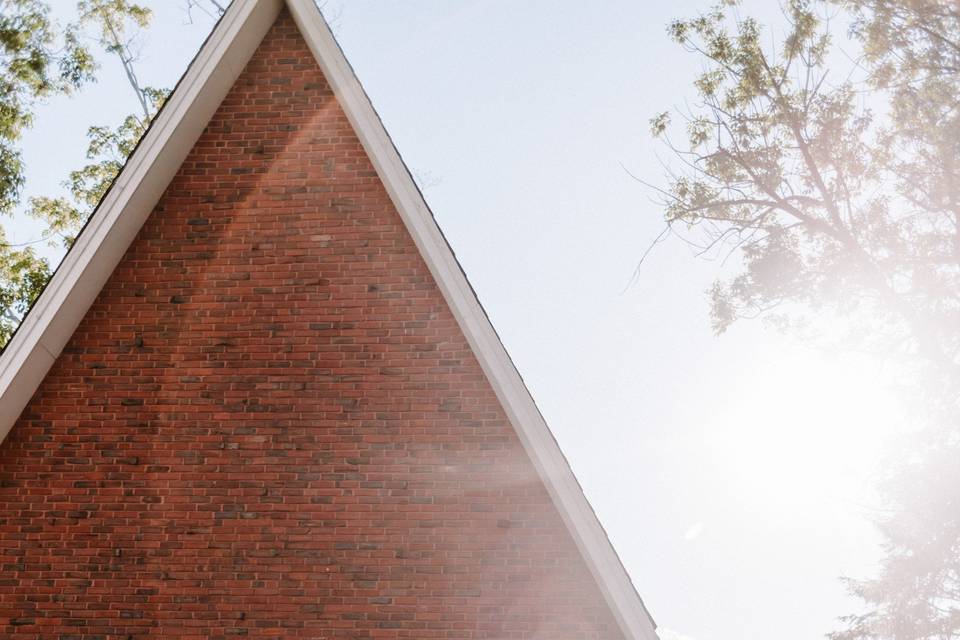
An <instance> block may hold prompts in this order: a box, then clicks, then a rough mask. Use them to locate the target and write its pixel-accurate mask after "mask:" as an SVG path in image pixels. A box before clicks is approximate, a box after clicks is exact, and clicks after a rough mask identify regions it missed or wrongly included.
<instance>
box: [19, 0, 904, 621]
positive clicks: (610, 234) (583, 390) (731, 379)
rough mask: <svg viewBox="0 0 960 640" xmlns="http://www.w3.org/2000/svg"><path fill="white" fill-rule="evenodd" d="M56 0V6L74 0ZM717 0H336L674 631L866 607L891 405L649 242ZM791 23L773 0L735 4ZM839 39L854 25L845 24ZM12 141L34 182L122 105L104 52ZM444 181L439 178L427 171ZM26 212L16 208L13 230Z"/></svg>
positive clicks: (150, 54)
mask: <svg viewBox="0 0 960 640" xmlns="http://www.w3.org/2000/svg"><path fill="white" fill-rule="evenodd" d="M146 1H147V3H148V4H150V5H151V6H152V7H154V9H155V11H156V18H155V26H154V28H153V29H152V30H151V31H150V33H149V35H148V36H147V38H146V39H145V41H144V42H143V49H142V60H141V63H140V66H139V72H140V75H141V78H142V79H143V80H144V81H145V82H146V83H148V84H152V85H156V86H167V87H170V86H173V84H174V83H175V81H176V79H177V78H178V77H179V76H180V74H181V73H182V72H183V70H184V68H185V67H186V64H187V62H188V61H189V59H190V58H191V57H192V56H193V54H194V53H195V51H196V50H197V48H198V47H199V45H200V43H201V42H202V40H203V38H204V37H205V35H206V33H207V32H208V31H209V29H210V28H211V26H212V21H211V20H210V19H209V18H207V17H206V16H203V15H202V14H195V16H194V22H193V24H187V20H186V14H185V12H184V11H183V8H182V7H183V5H184V4H185V0H153V1H150V0H146ZM53 4H54V5H55V6H56V7H58V9H59V10H61V11H63V12H65V13H64V14H63V15H69V13H70V8H71V7H72V5H73V4H74V2H73V0H55V1H54V2H53ZM707 4H708V2H707V0H682V1H675V2H650V1H641V0H602V1H601V2H591V3H584V2H575V1H573V0H524V1H523V2H518V1H517V0H484V1H467V0H457V1H453V0H405V1H404V2H400V1H396V0H390V1H388V0H330V2H328V3H327V11H328V13H330V14H333V15H334V16H336V32H337V35H338V37H339V39H340V41H341V44H342V46H343V48H344V50H345V51H346V54H347V57H348V58H349V59H350V60H351V62H352V63H353V65H354V68H355V69H356V70H357V73H358V75H359V77H360V79H361V81H362V82H363V83H364V86H365V87H366V89H367V92H368V93H369V94H370V96H371V98H372V100H373V102H374V105H375V106H376V107H377V109H378V110H379V112H380V114H381V116H382V117H383V119H384V121H385V123H386V125H387V128H388V130H389V131H390V133H391V134H392V136H393V139H394V141H395V142H396V143H397V146H398V147H399V149H400V152H401V154H402V155H403V157H404V158H405V160H406V161H407V163H408V164H409V165H410V167H411V168H412V169H413V170H414V172H415V173H417V174H420V175H421V176H424V177H425V178H426V183H427V184H428V189H427V190H426V196H427V200H428V201H429V202H430V204H431V206H432V208H433V211H434V213H435V214H436V216H437V218H438V220H439V222H440V225H441V226H442V227H443V229H444V231H445V233H446V235H447V237H448V238H449V240H450V242H451V244H452V245H453V248H454V250H455V251H456V253H457V255H458V257H459V259H460V261H461V262H462V264H463V266H464V268H465V270H466V272H467V275H468V276H469V278H470V280H471V282H472V283H473V285H474V287H475V289H476V290H477V292H478V294H479V296H480V299H481V301H482V302H483V304H484V305H485V307H486V309H487V311H488V312H489V314H490V316H491V318H492V320H493V322H494V325H495V326H496V327H497V329H498V331H499V333H500V335H501V337H502V338H503V340H504V342H505V343H506V346H507V349H508V350H509V351H510V353H511V355H512V356H513V358H514V360H515V362H516V363H517V365H518V367H519V369H520V371H521V373H522V374H523V376H524V378H525V380H526V381H527V383H528V385H529V386H530V388H531V390H532V392H533V395H534V397H535V398H536V400H537V402H538V404H539V406H540V408H541V410H542V411H543V413H544V414H545V416H546V418H547V421H548V423H549V424H550V425H551V427H552V429H553V431H554V433H555V435H556V436H557V438H558V440H559V442H560V445H561V447H562V448H563V450H564V451H565V453H566V455H567V457H568V458H569V460H570V462H571V464H572V465H573V467H574V471H575V472H576V474H577V476H578V477H579V479H580V482H581V484H582V485H583V487H584V489H585V491H586V493H587V495H588V497H589V498H590V501H591V503H592V504H593V506H594V508H595V509H596V511H597V513H598V515H599V517H600V519H601V521H602V522H603V524H604V526H605V527H606V529H607V531H608V533H609V535H610V537H611V538H612V540H613V542H614V545H615V546H616V548H617V550H618V551H619V553H620V556H621V558H622V559H623V561H624V563H625V565H626V567H627V569H628V570H629V572H630V573H631V575H632V576H633V580H634V583H635V584H636V586H637V588H638V590H639V591H640V594H641V595H642V596H643V598H644V600H645V602H646V603H647V606H648V608H649V609H650V611H651V612H652V613H653V615H654V617H655V619H656V620H657V622H658V623H659V624H660V626H661V628H662V629H663V630H664V633H663V634H662V635H663V638H664V640H672V639H679V640H687V639H688V638H692V639H694V640H742V639H744V638H768V637H776V638H778V639H780V640H800V639H801V638H803V639H806V638H814V637H818V636H822V635H823V634H824V633H825V632H827V631H830V630H831V629H834V628H835V626H836V625H835V622H834V620H835V618H836V617H837V616H840V615H842V614H845V613H849V612H851V611H852V610H853V608H855V607H856V603H855V602H854V601H851V600H849V599H848V598H847V597H846V596H845V595H844V591H843V587H842V585H841V584H840V583H839V581H838V579H837V578H838V577H839V576H841V575H853V576H865V575H869V574H870V572H871V571H872V568H873V564H874V562H875V560H876V558H877V556H878V552H877V549H876V538H875V535H874V533H873V530H872V528H871V526H870V525H869V524H868V522H867V521H866V517H867V516H869V514H870V512H871V511H870V505H871V500H872V499H871V495H870V492H869V486H870V481H871V478H872V477H873V475H874V473H875V469H876V463H877V461H878V459H879V455H880V446H879V441H880V438H879V437H878V434H882V433H884V432H886V431H889V430H890V429H891V428H892V427H893V426H895V425H896V424H897V421H896V417H897V415H898V411H899V409H898V407H896V405H895V403H894V402H893V400H891V399H890V397H889V396H888V395H886V394H883V393H879V392H877V391H876V390H875V389H876V382H877V381H878V380H879V379H880V378H881V372H879V371H878V370H877V368H876V367H875V366H874V365H873V364H872V363H869V362H862V361H856V360H853V359H850V358H842V359H837V358H830V357H827V356H825V355H822V354H819V353H816V352H814V351H811V350H809V349H804V348H801V347H799V346H796V345H794V344H792V343H791V341H789V340H787V339H784V338H781V337H778V336H777V335H774V334H772V333H770V332H767V331H765V330H764V329H763V328H762V327H761V326H760V325H759V324H757V323H753V324H751V323H746V324H742V325H740V326H737V327H735V328H734V330H732V331H731V332H730V333H729V334H728V335H725V336H723V337H722V338H714V337H713V336H712V334H711V332H710V327H709V321H708V307H707V301H706V297H705V295H704V291H705V289H706V288H707V287H708V286H709V284H710V282H711V281H712V279H713V278H714V277H715V275H716V274H717V273H718V271H719V270H720V269H721V266H720V265H719V264H717V263H715V262H714V263H710V262H704V261H698V260H696V259H694V258H693V257H692V255H691V252H690V250H689V249H688V248H687V247H685V246H684V245H683V244H681V243H680V242H667V243H665V244H663V245H660V246H659V247H658V249H657V250H656V251H655V252H654V253H653V254H652V255H651V257H650V258H649V260H648V261H647V262H646V263H645V264H644V265H643V267H642V269H641V270H640V272H639V275H638V278H637V280H636V282H635V283H634V284H632V285H631V286H628V285H629V284H630V281H631V276H632V275H633V272H634V269H635V267H636V266H637V262H638V259H639V257H640V255H641V253H642V252H643V250H644V249H645V248H646V247H647V245H648V244H649V243H650V241H651V240H652V239H653V238H654V237H656V236H657V234H658V233H659V232H660V229H661V226H662V223H661V218H660V214H659V211H658V209H657V207H656V206H655V204H653V202H652V201H651V194H650V192H649V191H648V190H647V189H645V188H644V187H642V186H641V185H640V184H638V183H637V182H635V181H634V180H632V179H631V178H630V177H629V176H628V174H627V172H626V171H625V169H624V167H625V168H626V169H629V171H630V172H632V173H633V174H635V175H638V176H642V177H643V178H644V179H646V180H649V181H652V182H659V181H662V169H661V168H660V165H659V163H658V160H657V154H658V153H659V154H661V155H663V154H664V153H665V152H664V150H663V149H662V147H660V146H658V145H657V144H656V143H654V142H653V141H652V140H651V139H650V137H649V135H648V133H647V130H648V120H649V118H650V117H651V116H652V115H654V114H655V113H656V112H658V111H661V110H663V109H665V108H668V107H671V106H675V105H683V104H684V103H685V101H687V99H688V98H692V97H693V92H692V89H691V86H690V82H691V80H692V78H693V77H694V74H695V73H696V72H697V70H698V69H699V61H697V60H696V59H695V58H693V57H691V56H690V55H689V54H685V53H684V52H682V51H681V50H680V49H679V47H677V46H676V45H674V44H673V43H671V42H670V41H669V40H668V38H667V37H666V34H665V25H666V23H667V22H668V21H669V20H670V19H672V18H675V17H679V16H686V15H689V14H691V13H694V12H696V11H697V10H698V9H702V8H706V6H707ZM746 12H751V13H753V14H755V15H757V16H758V17H760V18H761V19H762V20H763V21H766V22H771V21H773V22H777V21H779V20H780V19H781V16H780V12H779V9H778V7H777V4H776V2H774V0H755V1H754V2H752V3H747V8H746V9H745V13H746ZM851 48H852V45H851ZM103 64H104V72H103V74H102V79H101V81H100V82H99V84H98V85H96V86H93V87H90V88H88V89H87V90H86V91H85V92H84V93H83V94H82V95H80V96H78V97H77V98H75V99H72V100H69V101H68V100H61V99H58V100H54V101H52V102H51V103H50V104H49V105H46V106H45V107H44V108H42V109H41V111H40V112H39V114H38V118H37V127H36V129H35V130H34V131H33V132H31V133H29V134H28V136H27V137H26V140H25V152H26V153H25V156H26V161H27V163H28V167H29V180H30V182H29V184H28V193H50V192H51V191H53V190H56V189H57V188H58V187H57V185H58V184H59V183H60V182H61V181H62V180H63V178H64V177H65V176H66V174H67V172H68V171H69V170H71V169H73V168H76V167H78V166H80V165H81V164H82V162H83V152H84V150H85V148H86V144H85V140H84V133H85V130H86V127H87V126H88V125H90V124H108V125H114V124H116V123H117V122H119V120H120V119H121V118H122V116H123V115H124V114H126V113H128V112H132V111H134V110H135V105H134V102H133V98H132V94H131V93H130V91H129V88H128V87H127V86H126V85H125V84H124V82H125V81H124V79H123V76H122V75H121V72H120V69H119V66H118V63H117V62H116V61H115V60H112V59H106V60H104V61H103ZM429 185H432V186H429ZM37 235H39V229H38V228H37V227H36V226H35V225H33V224H31V223H29V222H26V221H22V220H20V221H17V222H16V223H15V224H14V226H13V228H12V230H11V236H12V240H13V241H26V240H31V239H33V238H35V237H37Z"/></svg>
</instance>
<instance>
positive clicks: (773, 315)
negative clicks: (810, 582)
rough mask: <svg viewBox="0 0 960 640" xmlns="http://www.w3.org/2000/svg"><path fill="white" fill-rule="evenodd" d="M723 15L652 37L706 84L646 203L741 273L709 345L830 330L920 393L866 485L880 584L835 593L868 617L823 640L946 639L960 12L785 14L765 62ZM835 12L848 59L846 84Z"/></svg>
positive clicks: (959, 207) (820, 6)
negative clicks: (878, 511) (881, 505)
mask: <svg viewBox="0 0 960 640" xmlns="http://www.w3.org/2000/svg"><path fill="white" fill-rule="evenodd" d="M735 4H736V3H735V2H723V3H721V4H720V5H718V6H717V7H716V8H715V9H713V10H711V11H708V12H706V13H703V14H702V15H699V16H696V17H694V18H691V19H684V20H677V21H676V22H674V23H672V24H671V25H670V26H669V33H670V35H671V36H672V37H673V38H674V39H675V40H676V41H677V42H678V43H679V44H680V45H682V46H683V47H684V48H685V49H687V50H688V51H690V52H693V53H694V54H696V55H697V56H699V57H700V58H701V59H702V60H703V61H704V63H705V69H704V71H703V73H702V74H701V75H700V76H699V77H697V78H696V79H695V81H694V87H695V90H696V92H697V95H698V99H699V101H698V104H697V105H696V106H695V107H694V108H693V109H692V110H691V111H689V112H686V113H683V114H680V115H681V116H682V117H683V120H684V122H683V124H684V132H683V140H682V142H674V141H671V140H670V139H669V134H670V133H672V132H674V131H675V130H676V127H675V126H674V125H672V124H671V122H670V120H671V114H670V113H669V112H665V113H662V114H659V115H658V116H656V117H654V118H653V119H652V121H651V125H652V129H653V132H654V134H655V135H658V136H662V137H664V138H666V139H667V144H668V145H669V147H670V149H671V150H672V151H673V152H674V154H675V158H676V159H677V160H678V161H679V163H680V165H681V167H682V168H681V169H680V170H679V171H675V172H672V173H670V174H669V176H668V178H669V183H668V185H667V187H666V188H665V189H662V190H660V193H661V195H662V197H663V205H664V210H665V217H666V223H667V225H668V228H669V229H670V230H672V231H675V232H677V233H679V234H680V235H682V236H683V237H684V238H685V239H686V240H688V241H689V242H692V243H694V244H696V245H697V246H698V247H699V249H700V251H701V253H703V254H716V253H721V254H724V255H729V254H735V255H736V256H737V257H738V258H739V259H740V264H741V265H742V267H741V268H740V269H739V270H738V272H737V273H735V274H734V275H733V276H732V277H729V278H727V279H723V280H718V282H717V283H716V284H715V285H714V286H713V288H712V290H711V291H710V297H711V302H712V311H711V315H712V319H713V326H714V329H715V330H716V331H717V332H718V333H722V332H723V331H725V330H726V329H727V328H728V327H729V326H730V325H731V324H732V323H733V322H735V321H737V320H739V319H741V318H752V317H758V316H762V317H765V318H768V319H772V320H774V321H776V322H777V323H778V324H779V325H780V326H782V327H791V328H801V327H804V326H809V325H808V324H807V321H808V319H810V318H814V319H816V318H824V317H828V318H830V319H834V320H836V319H843V320H844V321H845V322H846V323H847V324H848V326H850V327H853V329H854V330H853V331H848V332H847V334H846V335H845V336H844V337H843V338H842V339H839V340H837V338H836V336H830V337H829V339H830V340H831V341H832V342H834V344H835V346H839V347H843V348H853V349H864V348H865V349H869V350H871V351H874V352H876V353H877V354H880V355H882V356H884V357H893V358H896V359H897V360H896V361H897V362H898V363H899V364H900V365H901V366H902V367H903V370H905V371H909V372H910V373H911V375H910V376H905V377H909V378H912V379H913V380H914V381H922V382H920V383H919V384H916V389H915V391H916V393H917V394H918V395H920V396H921V397H922V399H923V405H924V411H923V414H924V415H923V416H918V423H921V422H922V423H924V424H925V425H926V429H925V430H924V431H922V433H921V434H920V435H919V436H917V439H916V440H915V441H913V442H911V443H910V444H909V447H905V448H904V449H902V450H901V451H902V452H903V455H901V456H899V458H898V459H897V460H896V464H895V465H893V466H892V467H891V468H890V469H889V471H888V474H887V475H888V477H887V479H886V481H885V482H884V486H883V490H884V496H885V498H886V501H887V505H886V506H887V510H886V512H885V515H884V516H883V517H881V518H879V519H878V526H879V527H880V529H881V532H882V533H883V534H884V539H885V551H886V555H885V559H884V562H883V565H882V568H881V571H880V574H879V575H878V576H877V577H876V578H874V579H872V580H867V581H859V582H858V581H852V580H851V581H849V586H850V589H851V591H852V592H853V593H854V594H856V595H858V596H860V597H861V598H862V600H863V602H864V603H865V605H866V606H865V611H864V612H862V613H860V614H856V615H851V616H849V617H848V618H845V620H844V626H845V628H844V630H842V631H839V632H837V633H836V634H834V635H833V638H835V640H881V639H883V640H920V639H924V640H934V639H936V640H945V639H953V638H960V518H958V514H960V476H958V475H957V471H956V470H957V469H958V468H960V466H958V465H957V462H956V461H957V460H960V419H958V418H960V416H958V413H960V411H958V398H960V180H958V177H960V175H958V172H960V165H958V162H960V5H958V4H957V3H956V2H954V1H953V0H909V1H906V0H833V1H832V2H827V1H826V0H789V1H788V2H786V4H785V5H784V10H785V14H786V16H787V19H788V23H789V29H788V31H787V32H786V34H784V35H783V37H782V38H780V39H779V44H776V45H773V44H770V43H771V42H772V40H771V39H770V34H768V33H765V32H764V30H763V29H762V27H761V25H760V24H759V23H758V22H756V21H755V20H753V19H751V18H749V17H742V16H741V15H740V14H739V11H738V9H737V7H736V6H735ZM838 10H839V13H840V15H844V16H847V17H849V18H850V24H851V29H850V33H849V35H850V36H852V38H853V39H854V41H855V42H857V43H858V44H859V47H860V48H861V50H862V55H861V57H860V59H859V60H857V61H856V63H855V64H853V65H851V68H849V69H846V70H838V66H839V65H838V60H839V59H840V57H839V56H838V55H837V54H836V50H835V48H834V42H833V39H834V34H833V33H832V32H831V29H830V25H829V23H828V21H827V20H826V19H825V16H836V15H838ZM813 326H814V327H816V326H817V324H816V323H814V324H813ZM820 326H822V323H821V325H820ZM814 335H815V336H817V335H818V336H819V337H820V338H821V339H824V338H825V336H824V335H823V334H822V333H821V334H814Z"/></svg>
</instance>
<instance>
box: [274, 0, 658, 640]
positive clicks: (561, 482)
mask: <svg viewBox="0 0 960 640" xmlns="http://www.w3.org/2000/svg"><path fill="white" fill-rule="evenodd" d="M286 2H287V5H288V6H289V8H290V12H291V13H292V14H293V17H294V20H295V21H296V23H297V26H298V27H299V28H300V32H301V33H302V34H303V36H304V38H305V39H306V41H307V44H308V45H309V47H310V49H311V51H312V52H313V55H314V57H315V58H316V59H317V62H318V63H319V64H320V67H321V68H322V70H323V73H324V75H325V76H326V78H327V81H328V82H329V83H330V85H331V87H332V88H333V90H334V93H335V94H336V96H337V99H338V100H339V102H340V106H341V107H342V108H343V110H344V111H345V112H346V115H347V118H348V119H349V120H350V124H351V125H353V128H354V130H355V131H356V133H357V135H358V136H359V138H360V141H361V142H362V143H363V146H364V149H365V150H366V152H367V155H369V157H370V160H371V161H372V162H373V165H374V167H375V168H376V170H377V173H378V174H379V176H380V179H381V180H382V181H383V184H384V186H385V187H386V189H387V192H388V193H389V195H390V198H391V199H392V200H393V204H394V206H395V207H396V208H397V211H398V212H399V213H400V217H401V218H402V219H403V222H404V224H405V225H406V227H407V230H408V231H409V233H410V235H411V236H412V237H413V241H414V243H415V244H416V245H417V248H418V249H419V250H420V254H421V255H422V256H423V258H424V261H425V262H426V264H427V266H428V267H429V269H430V272H431V274H432V275H433V277H434V279H435V280H436V282H437V285H438V286H439V288H440V290H441V292H442V293H443V296H444V298H445V299H446V302H447V304H448V305H449V306H450V309H451V311H452V312H453V315H454V317H455V318H456V320H457V322H458V324H459V325H460V328H461V330H462V331H463V333H464V335H465V336H466V338H467V341H468V342H469V344H470V347H471V348H472V349H473V352H474V355H476V357H477V360H478V361H479V362H480V366H481V368H482V369H483V372H484V374H486V377H487V379H488V380H489V382H490V384H491V385H492V386H493V389H494V391H495V392H496V394H497V398H498V399H499V400H500V403H501V404H502V405H503V408H504V410H505V411H506V413H507V416H508V417H509V419H510V421H511V423H512V424H513V426H514V429H515V430H516V432H517V435H518V436H519V438H520V440H521V442H522V443H523V446H524V449H525V450H526V452H527V454H528V455H529V457H530V459H531V460H532V462H533V464H534V466H535V467H536V469H537V471H538V472H539V474H540V477H541V479H542V480H543V483H544V485H545V486H546V488H547V491H548V492H549V494H550V497H551V498H552V499H553V502H554V504H555V505H556V507H557V509H558V510H559V512H560V515H561V517H562V518H563V520H564V523H565V524H566V525H567V528H568V529H569V530H570V533H571V535H572V536H573V538H574V541H575V542H576V544H577V547H578V548H579V550H580V553H581V555H582V556H583V558H584V560H585V561H586V563H587V565H588V566H589V567H590V571H591V572H592V573H593V576H594V578H595V579H596V581H597V584H598V586H599V587H600V590H601V592H602V593H603V595H604V598H605V599H606V601H607V603H608V605H609V606H610V608H611V610H612V611H613V613H614V616H615V617H616V619H617V622H618V624H619V625H620V628H621V630H622V631H623V633H624V635H625V636H626V637H627V638H630V639H633V640H656V638H657V635H656V630H655V629H656V627H655V625H654V623H653V620H652V618H651V617H650V615H649V613H648V612H647V610H646V608H645V607H644V605H643V602H642V601H641V599H640V597H639V595H638V594H637V591H636V589H635V588H634V586H633V583H632V582H631V580H630V576H629V575H628V574H627V572H626V570H625V569H624V567H623V563H622V562H621V561H620V558H619V557H618V556H617V554H616V551H614V549H613V546H612V545H611V544H610V540H609V538H608V537H607V534H606V532H605V531H604V530H603V527H602V526H601V525H600V522H599V520H598V519H597V516H596V514H595V513H594V511H593V508H592V507H591V506H590V503H589V502H588V501H587V499H586V497H585V496H584V494H583V490H582V488H581V487H580V484H579V483H578V482H577V479H576V477H575V476H574V475H573V471H572V470H571V469H570V465H569V463H568V462H567V460H566V458H565V457H564V455H563V452H562V451H561V450H560V447H559V446H558V444H557V442H556V440H555V439H554V437H553V434H552V433H551V431H550V429H549V427H548V426H547V424H546V422H545V421H544V419H543V416H542V415H541V413H540V411H539V410H538V409H537V406H536V404H535V403H534V401H533V398H532V396H531V395H530V392H529V391H528V390H527V387H526V385H525V384H524V382H523V379H522V378H521V377H520V374H519V372H518V371H517V369H516V367H515V366H514V364H513V361H512V360H511V359H510V356H509V355H508V354H507V351H506V349H505V348H504V346H503V343H502V342H501V341H500V338H499V337H498V336H497V333H496V331H495V330H494V328H493V325H492V324H491V323H490V320H489V318H488V316H487V314H486V312H485V311H484V310H483V307H482V306H481V305H480V302H479V300H478V299H477V296H476V294H475V292H474V291H473V288H472V287H471V286H470V284H469V282H468V281H467V278H466V276H465V275H464V272H463V270H462V269H461V267H460V264H459V262H457V259H456V256H455V255H454V253H453V250H452V249H451V247H450V245H449V244H448V243H447V241H446V238H445V237H444V236H443V233H442V232H441V230H440V227H439V226H438V225H437V223H436V220H435V219H434V217H433V214H432V213H431V211H430V208H429V206H428V205H427V203H426V201H425V200H424V198H423V195H422V194H421V192H420V190H419V189H418V188H417V186H416V183H415V182H414V180H413V178H412V176H411V175H410V172H409V170H408V169H407V167H406V165H405V164H404V162H403V160H402V158H401V157H400V154H399V152H398V151H397V149H396V147H395V146H394V144H393V142H392V140H391V139H390V137H389V134H388V133H387V131H386V129H385V127H384V126H383V123H382V122H381V120H380V117H379V116H378V115H377V112H376V110H375V109H374V108H373V105H372V103H371V102H370V99H369V98H368V97H367V94H366V92H365V91H364V90H363V87H362V86H361V84H360V82H359V80H358V79H357V77H356V74H355V73H354V72H353V69H352V67H351V66H350V63H349V62H348V61H347V59H346V57H345V56H344V54H343V51H342V50H341V49H340V46H339V44H338V43H337V41H336V38H335V37H334V36H333V34H332V33H331V31H330V28H329V26H328V25H327V23H326V21H325V20H324V19H323V17H322V16H321V15H320V11H319V10H318V9H317V7H316V5H315V4H314V2H313V0H286Z"/></svg>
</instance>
